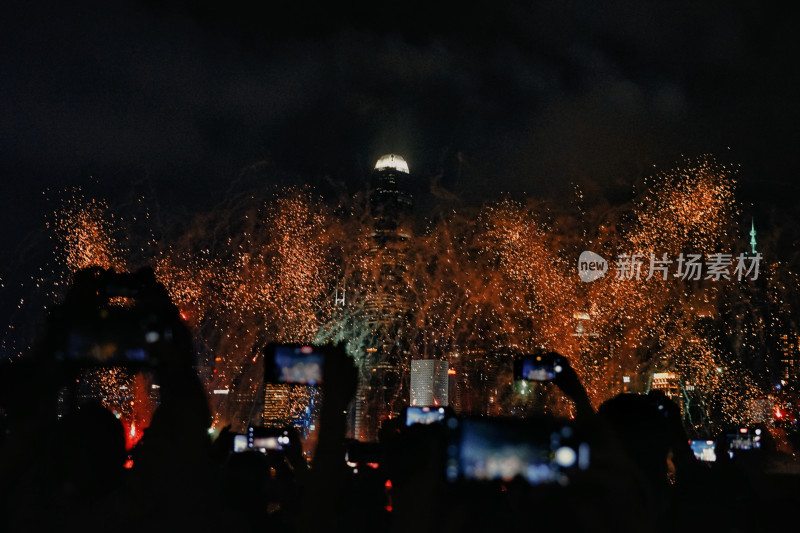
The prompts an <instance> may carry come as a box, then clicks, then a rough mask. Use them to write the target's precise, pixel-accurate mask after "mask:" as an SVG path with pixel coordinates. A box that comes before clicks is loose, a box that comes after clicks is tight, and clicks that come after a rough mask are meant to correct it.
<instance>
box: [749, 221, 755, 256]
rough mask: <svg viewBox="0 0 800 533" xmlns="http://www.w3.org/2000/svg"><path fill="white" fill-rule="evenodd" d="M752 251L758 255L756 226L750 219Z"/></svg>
mask: <svg viewBox="0 0 800 533" xmlns="http://www.w3.org/2000/svg"><path fill="white" fill-rule="evenodd" d="M750 251H751V253H752V254H753V255H756V225H755V221H754V220H753V219H752V218H751V219H750Z"/></svg>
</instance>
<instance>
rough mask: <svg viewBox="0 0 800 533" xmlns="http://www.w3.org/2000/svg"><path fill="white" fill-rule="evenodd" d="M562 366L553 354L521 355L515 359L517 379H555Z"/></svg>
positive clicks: (515, 375)
mask: <svg viewBox="0 0 800 533" xmlns="http://www.w3.org/2000/svg"><path fill="white" fill-rule="evenodd" d="M561 370H562V367H561V364H560V362H559V360H558V357H556V356H554V355H553V354H542V355H521V356H517V357H516V358H515V359H514V377H515V379H524V380H528V381H553V380H554V379H555V378H556V376H557V375H558V373H559V372H561Z"/></svg>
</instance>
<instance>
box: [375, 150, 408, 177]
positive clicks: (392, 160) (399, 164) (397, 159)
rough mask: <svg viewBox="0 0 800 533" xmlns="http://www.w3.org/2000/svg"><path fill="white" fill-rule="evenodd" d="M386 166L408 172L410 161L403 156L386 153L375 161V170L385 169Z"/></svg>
mask: <svg viewBox="0 0 800 533" xmlns="http://www.w3.org/2000/svg"><path fill="white" fill-rule="evenodd" d="M384 168H393V169H395V170H399V171H400V172H405V173H406V174H408V163H406V160H405V159H403V157H402V156H399V155H396V154H386V155H384V156H381V158H380V159H378V162H377V163H375V170H383V169H384Z"/></svg>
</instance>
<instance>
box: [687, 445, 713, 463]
mask: <svg viewBox="0 0 800 533" xmlns="http://www.w3.org/2000/svg"><path fill="white" fill-rule="evenodd" d="M716 445H717V443H716V442H715V441H713V440H693V441H691V442H690V446H691V447H692V451H693V452H694V456H695V458H697V460H698V461H706V462H709V463H713V462H715V461H716V460H717V453H716V451H715V447H716Z"/></svg>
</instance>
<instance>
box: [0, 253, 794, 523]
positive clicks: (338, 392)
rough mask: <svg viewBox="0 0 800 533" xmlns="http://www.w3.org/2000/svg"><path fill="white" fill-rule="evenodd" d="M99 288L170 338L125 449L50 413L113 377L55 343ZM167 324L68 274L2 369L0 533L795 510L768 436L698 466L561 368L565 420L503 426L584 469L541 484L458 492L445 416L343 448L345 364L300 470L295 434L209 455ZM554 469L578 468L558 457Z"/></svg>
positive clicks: (98, 275) (220, 445)
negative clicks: (574, 441)
mask: <svg viewBox="0 0 800 533" xmlns="http://www.w3.org/2000/svg"><path fill="white" fill-rule="evenodd" d="M111 282H115V283H118V285H119V286H120V287H122V289H120V288H119V287H117V288H116V289H115V291H116V292H114V291H112V292H113V295H118V294H119V292H120V290H122V292H124V290H127V289H130V290H131V294H130V295H129V296H131V297H132V298H133V299H134V301H135V305H134V306H133V307H132V308H137V306H139V307H141V308H147V309H150V310H152V309H156V310H157V312H155V315H154V316H157V317H159V320H160V321H161V324H160V325H162V326H165V327H164V328H162V329H161V330H159V331H161V332H162V334H164V335H163V336H166V337H168V339H167V341H165V342H163V343H160V342H155V341H154V342H152V343H151V344H152V346H148V356H147V362H146V363H144V362H142V361H138V363H142V364H147V365H148V366H147V370H148V371H150V372H152V373H153V375H154V376H155V379H156V381H157V382H158V383H159V385H160V389H159V390H160V393H161V394H160V402H159V405H158V407H157V409H156V410H155V412H154V413H153V416H152V419H151V420H150V423H149V426H148V427H147V428H146V430H145V431H144V433H143V436H142V438H141V439H140V440H139V442H138V443H137V444H136V446H135V447H134V448H132V449H130V450H128V449H126V439H125V434H124V431H125V429H124V427H123V425H122V423H121V422H120V420H119V419H118V418H117V417H116V416H114V414H112V413H111V412H110V411H109V410H108V409H106V408H105V407H103V406H102V405H101V404H100V403H99V402H85V403H80V404H79V403H78V402H77V401H72V402H71V401H67V402H66V403H65V402H64V401H63V397H61V403H59V391H63V390H64V388H65V387H67V386H68V385H70V384H71V383H74V382H75V380H76V379H78V377H76V376H79V370H80V369H81V368H84V367H85V366H87V365H99V364H112V363H113V364H120V362H119V361H117V360H114V359H113V357H112V358H111V359H109V360H107V361H105V362H102V363H101V362H98V360H97V358H95V359H91V360H90V359H80V358H79V357H74V354H71V352H70V350H69V349H68V348H69V343H70V342H73V341H74V336H72V337H71V336H70V335H66V336H65V335H64V332H65V331H67V332H69V331H73V330H72V329H70V327H72V326H71V325H74V324H75V323H81V321H83V322H84V323H85V325H86V324H88V326H87V328H86V329H84V330H82V331H94V330H92V329H91V328H92V327H94V325H95V324H94V323H93V321H94V320H96V319H97V316H99V315H97V314H93V313H94V311H95V310H98V309H100V310H102V309H103V308H104V307H105V306H106V304H107V303H108V302H107V300H108V298H109V297H110V296H111V294H110V293H107V294H105V295H102V294H99V293H98V290H97V288H98V287H101V288H108V287H109V286H110V285H112V283H111ZM173 312H174V313H173ZM101 314H102V313H101ZM173 314H174V316H173ZM126 316H127V317H128V318H127V320H133V318H131V317H134V316H137V315H135V313H133V312H131V313H129V314H128V315H126ZM143 316H144V315H143ZM176 317H177V311H176V310H175V309H174V308H172V307H171V304H170V303H169V297H168V295H167V294H166V291H165V290H164V289H163V287H162V286H160V284H158V282H157V281H156V280H155V276H154V275H153V273H152V271H147V270H144V271H140V272H139V273H137V274H136V275H135V276H132V277H122V278H120V277H119V275H115V274H113V273H111V272H108V271H103V270H101V269H90V270H85V271H81V272H79V273H78V274H76V277H75V284H74V286H73V288H72V289H71V290H70V292H69V294H68V295H67V297H66V300H65V302H64V304H63V305H61V306H58V307H57V308H55V309H54V310H53V311H51V313H50V315H49V317H48V323H47V326H46V331H45V332H44V334H43V335H42V338H41V342H40V343H39V344H37V346H35V347H34V349H33V350H32V352H31V353H30V354H28V356H27V357H25V358H21V359H18V360H15V361H13V362H12V361H6V362H4V363H3V364H2V367H0V409H1V410H0V413H1V414H2V416H0V424H2V426H1V427H0V430H1V431H0V487H1V488H0V531H8V532H12V531H131V532H134V531H171V532H174V531H217V532H218V531H236V532H260V531H265V532H271V531H293V532H294V531H296V532H306V531H309V532H310V531H414V532H415V533H422V532H427V531H430V532H434V531H436V532H450V531H452V532H456V531H481V530H485V531H523V530H524V531H528V530H529V531H539V530H548V529H550V528H558V530H562V531H615V532H617V531H635V532H643V531H644V532H650V531H652V532H672V531H729V532H739V531H774V530H776V529H778V528H779V527H782V526H783V525H784V524H786V521H787V519H788V518H789V517H790V516H791V513H792V511H793V506H794V505H795V504H796V503H798V502H800V483H798V480H800V474H799V473H800V470H798V469H797V468H796V465H795V462H794V457H793V454H792V453H791V450H788V451H787V450H786V449H785V448H784V449H779V447H778V446H777V444H776V442H775V441H774V440H773V439H772V438H771V437H770V431H769V430H770V428H768V427H766V426H765V427H763V428H761V429H762V430H763V433H762V434H763V437H764V438H763V439H761V440H760V447H759V448H758V449H753V450H738V449H737V450H735V452H733V451H732V450H731V448H730V443H729V442H728V441H727V440H726V437H725V435H719V436H713V437H716V446H717V450H716V457H717V460H716V462H714V463H708V462H703V461H700V460H698V459H697V458H696V456H695V454H694V453H693V451H692V449H691V447H690V446H689V441H690V435H688V434H687V432H686V431H685V429H684V426H683V423H682V420H681V415H680V411H679V408H678V406H677V405H676V404H675V403H673V402H672V401H671V400H670V399H669V398H667V397H666V396H664V395H663V394H660V393H658V392H654V393H651V394H648V395H640V394H621V395H619V396H617V397H615V398H613V399H611V400H609V401H607V402H605V403H604V404H602V405H601V406H600V407H599V409H598V410H597V412H595V411H594V409H593V408H592V406H591V403H590V402H589V399H588V396H587V394H586V391H585V390H584V388H583V386H582V385H581V383H580V380H579V379H578V376H577V374H576V373H575V372H574V370H573V369H572V368H571V367H570V365H569V362H568V360H566V359H563V362H564V364H563V370H562V371H561V372H559V374H558V376H556V377H555V378H554V379H553V384H554V385H555V386H557V387H559V388H560V390H561V391H562V392H563V393H564V394H565V395H566V396H567V397H568V398H570V399H571V400H572V402H573V403H574V406H575V409H574V413H575V419H574V420H561V419H557V418H555V417H545V416H531V417H527V418H525V419H519V420H515V421H513V424H512V425H513V426H514V427H517V428H519V427H523V428H525V431H529V432H530V434H531V435H536V434H537V431H540V432H541V431H542V430H541V428H552V427H563V428H569V432H566V430H563V431H562V434H563V435H564V436H565V437H564V438H567V437H572V436H573V435H580V436H581V438H582V439H583V445H584V446H585V448H582V449H581V453H584V452H587V455H586V457H585V458H584V459H586V460H585V461H584V460H583V459H582V461H584V462H583V463H581V467H580V468H577V467H572V468H570V469H565V470H564V472H566V473H560V474H559V476H560V477H557V478H556V480H555V481H554V480H547V481H545V482H541V483H538V482H531V479H530V478H526V476H525V475H514V476H513V477H507V478H505V479H494V480H485V479H468V478H469V477H470V476H469V472H462V471H461V470H460V469H461V467H462V465H461V463H460V462H459V461H460V459H462V458H463V457H462V456H460V455H458V454H459V453H460V452H459V450H458V449H457V448H458V446H460V445H462V444H459V442H460V441H458V440H455V439H454V434H456V433H457V431H458V430H457V428H458V427H459V422H458V420H460V419H459V418H458V417H456V416H455V415H454V414H453V413H452V412H448V416H447V417H446V418H445V420H444V421H443V422H441V423H434V424H428V425H424V424H416V425H411V426H408V425H406V424H405V422H404V421H403V420H402V419H394V420H390V421H386V422H385V423H384V424H383V426H382V428H381V431H380V435H379V441H378V442H377V443H370V444H366V443H358V442H352V441H348V440H347V439H346V438H345V435H346V428H347V417H346V410H347V407H348V404H349V403H350V402H351V400H352V398H353V396H354V394H355V391H356V383H357V372H356V369H355V367H354V365H353V362H352V360H351V359H350V358H349V357H347V356H346V355H345V353H344V351H343V350H339V351H336V350H334V351H332V352H330V354H331V355H330V356H328V357H326V358H325V360H324V364H323V375H324V377H325V378H324V379H325V381H324V385H323V387H324V401H323V403H322V406H321V412H320V417H319V437H318V441H317V444H316V449H315V450H314V454H313V462H312V463H311V465H309V464H308V462H307V461H306V458H305V457H304V455H303V451H302V448H301V446H300V439H299V437H298V434H297V432H296V431H295V430H294V429H293V428H287V431H288V432H289V433H287V435H289V438H288V444H287V445H286V446H283V447H282V448H281V449H274V450H266V451H259V450H256V449H248V450H245V451H242V452H234V451H233V449H234V446H233V442H234V437H235V435H234V434H233V433H232V432H231V431H230V430H229V429H228V428H224V429H223V430H222V431H221V432H220V434H219V435H218V436H217V437H216V438H215V439H213V440H212V438H211V437H210V435H209V433H208V431H207V429H208V427H209V425H210V421H211V415H210V412H209V407H208V402H207V399H206V395H205V391H204V389H203V387H202V384H201V383H200V381H199V379H198V377H197V374H196V372H195V371H194V369H193V367H192V364H191V361H192V354H191V350H192V344H191V340H190V336H189V333H188V330H186V328H185V327H184V326H183V325H182V324H181V323H180V321H179V320H178V319H177V318H176ZM103 318H104V319H106V318H107V316H106V315H104V316H103ZM145 318H146V317H145ZM98 323H99V324H101V326H102V324H105V326H102V327H106V329H111V330H113V329H114V328H118V327H120V326H119V324H117V323H112V322H108V323H102V322H98ZM64 324H67V326H66V327H65V326H64ZM89 326H91V327H89ZM101 326H98V327H101ZM148 328H152V324H149V325H148ZM120 342H122V341H120ZM65 346H66V347H67V348H65ZM154 362H155V363H154ZM138 363H137V364H138ZM152 363H154V364H152ZM59 409H60V411H59ZM465 419H467V418H465ZM452 420H456V422H454V423H451V422H450V421H452ZM495 422H497V424H498V425H497V427H498V428H500V427H501V425H500V424H501V422H502V421H493V420H488V423H489V424H490V426H491V424H493V423H495ZM509 423H511V422H509ZM554 424H555V425H554ZM558 424H561V425H560V426H559V425H558ZM547 431H551V429H548V430H547ZM573 431H574V432H575V433H574V434H573ZM502 435H503V434H502V433H501V432H499V430H498V434H497V435H496V437H497V438H502ZM548 438H549V437H548ZM522 444H524V442H523V443H522ZM454 450H455V451H454ZM551 451H552V450H551ZM565 453H566V452H565ZM346 459H347V460H346ZM512 459H513V458H512ZM548 460H552V457H551V458H550V459H548ZM559 461H560V459H559ZM565 461H566V462H565V463H564V464H565V465H566V466H570V465H575V464H577V463H576V462H575V460H573V458H572V457H571V456H570V455H569V453H567V459H566V460H565ZM559 472H560V470H559Z"/></svg>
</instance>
